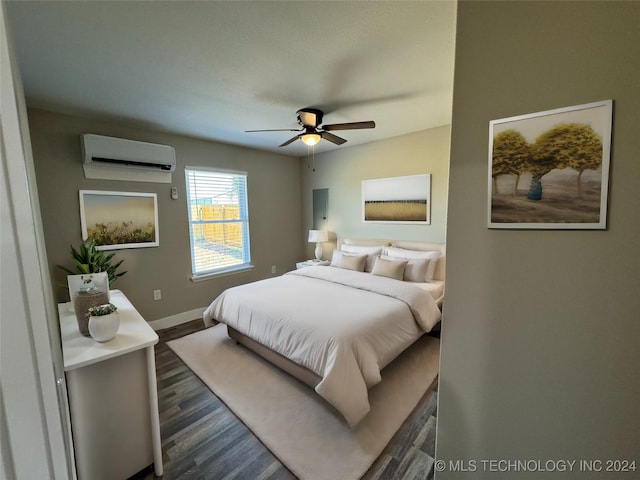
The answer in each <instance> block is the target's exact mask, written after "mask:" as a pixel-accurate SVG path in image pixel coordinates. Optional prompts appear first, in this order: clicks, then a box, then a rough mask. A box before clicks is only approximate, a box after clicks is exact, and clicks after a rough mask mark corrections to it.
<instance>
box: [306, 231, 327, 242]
mask: <svg viewBox="0 0 640 480" xmlns="http://www.w3.org/2000/svg"><path fill="white" fill-rule="evenodd" d="M309 241H310V242H316V243H319V242H327V241H329V232H327V231H326V230H309Z"/></svg>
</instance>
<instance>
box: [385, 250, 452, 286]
mask: <svg viewBox="0 0 640 480" xmlns="http://www.w3.org/2000/svg"><path fill="white" fill-rule="evenodd" d="M383 254H384V255H385V256H387V257H391V258H396V259H397V258H403V259H405V260H425V259H426V260H430V262H429V266H428V268H427V273H426V275H425V279H424V281H425V282H430V281H431V280H433V274H434V272H435V271H436V264H437V263H438V258H440V252H439V251H438V250H406V249H404V248H398V247H386V248H385V249H384V250H383Z"/></svg>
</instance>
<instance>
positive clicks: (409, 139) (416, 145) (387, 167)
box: [302, 125, 451, 258]
mask: <svg viewBox="0 0 640 480" xmlns="http://www.w3.org/2000/svg"><path fill="white" fill-rule="evenodd" d="M450 131H451V130H450V127H449V126H448V125H447V126H442V127H438V128H432V129H429V130H423V131H419V132H416V133H411V134H408V135H402V136H399V137H393V138H390V139H387V140H382V141H378V142H373V143H369V144H365V145H356V146H354V147H346V146H345V147H342V148H340V149H338V150H335V151H333V152H329V153H324V154H321V155H316V156H315V160H314V159H312V158H311V157H305V158H304V159H303V162H302V192H303V214H304V217H303V227H304V231H303V238H302V240H303V243H304V245H305V248H306V250H305V251H306V256H307V257H308V258H312V257H313V249H314V245H309V244H307V243H306V231H307V230H308V229H310V228H311V227H312V224H313V217H312V192H313V189H316V188H328V189H329V210H328V218H327V225H328V230H329V231H331V232H333V233H334V234H336V235H337V236H338V239H341V238H344V237H356V238H388V239H402V240H423V241H433V242H444V241H445V237H446V233H445V231H446V215H447V182H448V175H449V136H450ZM347 145H348V144H347ZM314 166H315V172H314V171H313V167H314ZM421 173H430V174H431V225H393V224H377V223H375V224H372V223H366V224H365V223H363V222H362V197H361V185H362V180H370V179H375V178H386V177H398V176H403V175H415V174H421ZM330 250H331V245H326V246H325V253H324V257H325V258H330V257H329V255H330Z"/></svg>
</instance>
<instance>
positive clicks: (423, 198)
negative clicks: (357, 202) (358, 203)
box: [362, 174, 431, 224]
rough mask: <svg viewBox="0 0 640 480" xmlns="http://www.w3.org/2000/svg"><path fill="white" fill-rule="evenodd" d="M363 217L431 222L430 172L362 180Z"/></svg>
mask: <svg viewBox="0 0 640 480" xmlns="http://www.w3.org/2000/svg"><path fill="white" fill-rule="evenodd" d="M362 220H363V222H365V223H422V224H431V174H422V175H409V176H404V177H391V178H379V179H375V180H363V181H362Z"/></svg>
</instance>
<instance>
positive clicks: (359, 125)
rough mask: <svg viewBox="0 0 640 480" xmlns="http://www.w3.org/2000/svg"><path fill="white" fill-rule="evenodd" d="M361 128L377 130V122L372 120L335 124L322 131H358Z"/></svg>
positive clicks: (324, 126)
mask: <svg viewBox="0 0 640 480" xmlns="http://www.w3.org/2000/svg"><path fill="white" fill-rule="evenodd" d="M361 128H376V122H374V121H372V120H370V121H368V122H351V123H334V124H332V125H323V126H322V129H323V130H326V131H331V130H358V129H361Z"/></svg>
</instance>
